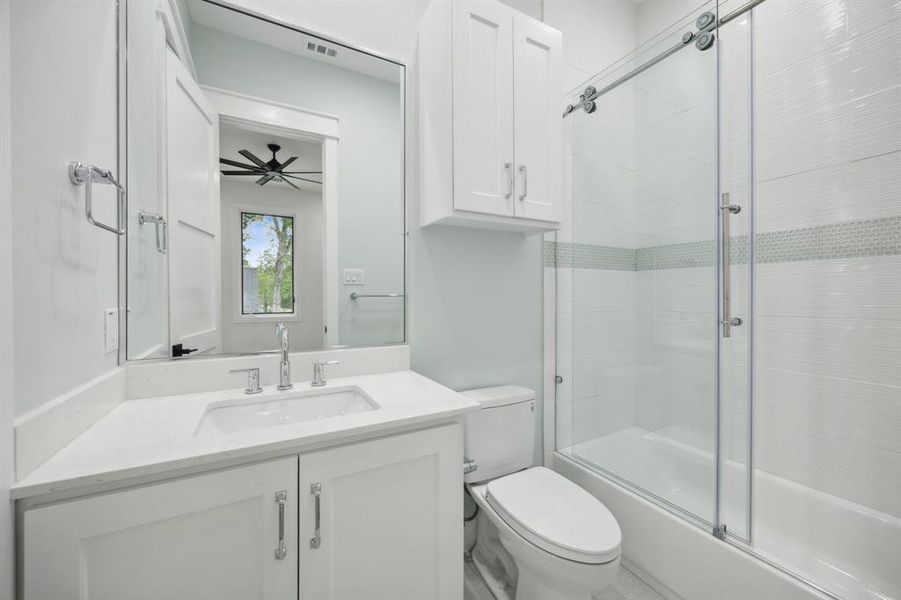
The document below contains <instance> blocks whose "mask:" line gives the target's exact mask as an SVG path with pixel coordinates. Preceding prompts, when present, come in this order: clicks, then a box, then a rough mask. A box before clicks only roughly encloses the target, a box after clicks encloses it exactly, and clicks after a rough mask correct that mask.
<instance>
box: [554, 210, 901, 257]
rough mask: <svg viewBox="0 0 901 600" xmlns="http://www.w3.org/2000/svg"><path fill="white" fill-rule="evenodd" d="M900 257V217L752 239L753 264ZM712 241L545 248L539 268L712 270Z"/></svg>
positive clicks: (743, 249) (743, 243)
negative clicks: (705, 268)
mask: <svg viewBox="0 0 901 600" xmlns="http://www.w3.org/2000/svg"><path fill="white" fill-rule="evenodd" d="M895 255H901V216H898V217H886V218H882V219H866V220H859V221H847V222H844V223H835V224H830V225H818V226H816V227H805V228H802V229H789V230H785V231H772V232H766V233H759V234H757V235H756V236H755V242H754V262H755V263H781V262H799V261H811V260H829V259H836V258H858V257H865V256H895ZM731 256H732V263H734V264H746V263H747V262H748V237H747V236H735V237H732V238H731ZM715 260H716V244H715V243H714V241H713V240H704V241H698V242H684V243H680V244H666V245H661V246H650V247H646V248H635V249H632V248H617V247H612V246H598V245H593V244H581V243H575V242H550V241H545V245H544V266H546V267H560V268H567V269H569V268H575V269H606V270H615V271H653V270H658V269H686V268H692V267H709V266H713V264H714V261H715Z"/></svg>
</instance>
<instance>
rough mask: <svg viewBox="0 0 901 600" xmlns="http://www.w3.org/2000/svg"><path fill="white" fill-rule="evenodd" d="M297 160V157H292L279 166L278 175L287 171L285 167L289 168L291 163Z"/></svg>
mask: <svg viewBox="0 0 901 600" xmlns="http://www.w3.org/2000/svg"><path fill="white" fill-rule="evenodd" d="M295 160H297V157H296V156H292V157H291V158H289V159H288V160H286V161H285V162H283V163H282V164H280V165H279V166H278V168H277V169H276V171H277V172H278V173H281V172H282V171H283V170H284V169H285V167H287V166H288V165H290V164H291V163H293V162H294V161H295Z"/></svg>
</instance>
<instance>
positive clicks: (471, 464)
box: [463, 458, 479, 475]
mask: <svg viewBox="0 0 901 600" xmlns="http://www.w3.org/2000/svg"><path fill="white" fill-rule="evenodd" d="M478 470H479V464H478V463H477V462H476V461H474V460H471V459H469V458H464V459H463V474H464V475H465V474H467V473H472V472H473V471H478Z"/></svg>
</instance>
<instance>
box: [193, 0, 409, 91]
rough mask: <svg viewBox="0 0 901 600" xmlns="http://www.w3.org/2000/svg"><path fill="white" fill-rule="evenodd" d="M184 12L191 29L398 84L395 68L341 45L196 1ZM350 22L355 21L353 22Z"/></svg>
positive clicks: (340, 3)
mask: <svg viewBox="0 0 901 600" xmlns="http://www.w3.org/2000/svg"><path fill="white" fill-rule="evenodd" d="M333 4H334V3H333ZM337 4H339V5H341V6H342V7H346V6H347V3H345V2H338V3H337ZM188 12H189V13H190V19H191V23H192V24H193V25H195V26H196V25H200V26H203V27H207V28H209V29H215V30H217V31H222V32H224V33H227V34H230V35H233V36H235V37H240V38H244V39H247V40H251V41H253V42H256V43H258V44H264V45H266V46H270V47H273V48H277V49H279V50H282V51H284V52H289V53H291V54H296V55H297V56H300V57H302V58H305V59H308V60H314V61H318V62H322V63H325V64H328V65H332V66H334V67H339V68H342V69H347V70H349V71H354V72H356V73H361V74H363V75H368V76H370V77H375V78H377V79H382V80H384V81H389V82H391V83H399V82H400V78H401V75H402V69H401V68H400V67H399V66H398V65H396V64H394V63H392V62H389V61H387V60H382V59H380V58H376V57H374V56H372V55H370V54H367V53H365V52H360V51H358V50H355V49H353V48H349V47H347V46H342V45H341V44H337V43H333V42H329V41H326V40H324V39H322V38H319V37H316V36H313V35H309V34H306V33H302V32H299V31H295V30H293V29H289V28H287V27H282V26H279V25H275V24H273V23H270V22H268V21H264V20H262V19H256V18H253V17H249V16H247V15H244V14H241V13H239V12H237V11H235V10H231V9H228V8H224V7H222V6H218V5H215V4H211V3H209V2H201V1H197V0H195V1H193V2H189V3H188ZM342 14H343V15H344V18H345V20H347V18H346V17H347V13H346V12H343V11H342ZM350 20H352V21H356V20H357V19H356V18H355V19H350ZM329 54H332V56H329Z"/></svg>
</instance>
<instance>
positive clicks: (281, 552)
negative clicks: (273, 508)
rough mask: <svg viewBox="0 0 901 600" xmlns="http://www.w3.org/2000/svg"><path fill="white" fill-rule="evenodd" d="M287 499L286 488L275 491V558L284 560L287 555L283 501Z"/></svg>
mask: <svg viewBox="0 0 901 600" xmlns="http://www.w3.org/2000/svg"><path fill="white" fill-rule="evenodd" d="M287 501H288V492H287V490H279V491H277V492H275V502H276V503H277V504H278V548H276V549H275V559H276V560H284V559H285V557H286V556H288V549H287V548H285V503H286V502H287Z"/></svg>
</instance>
